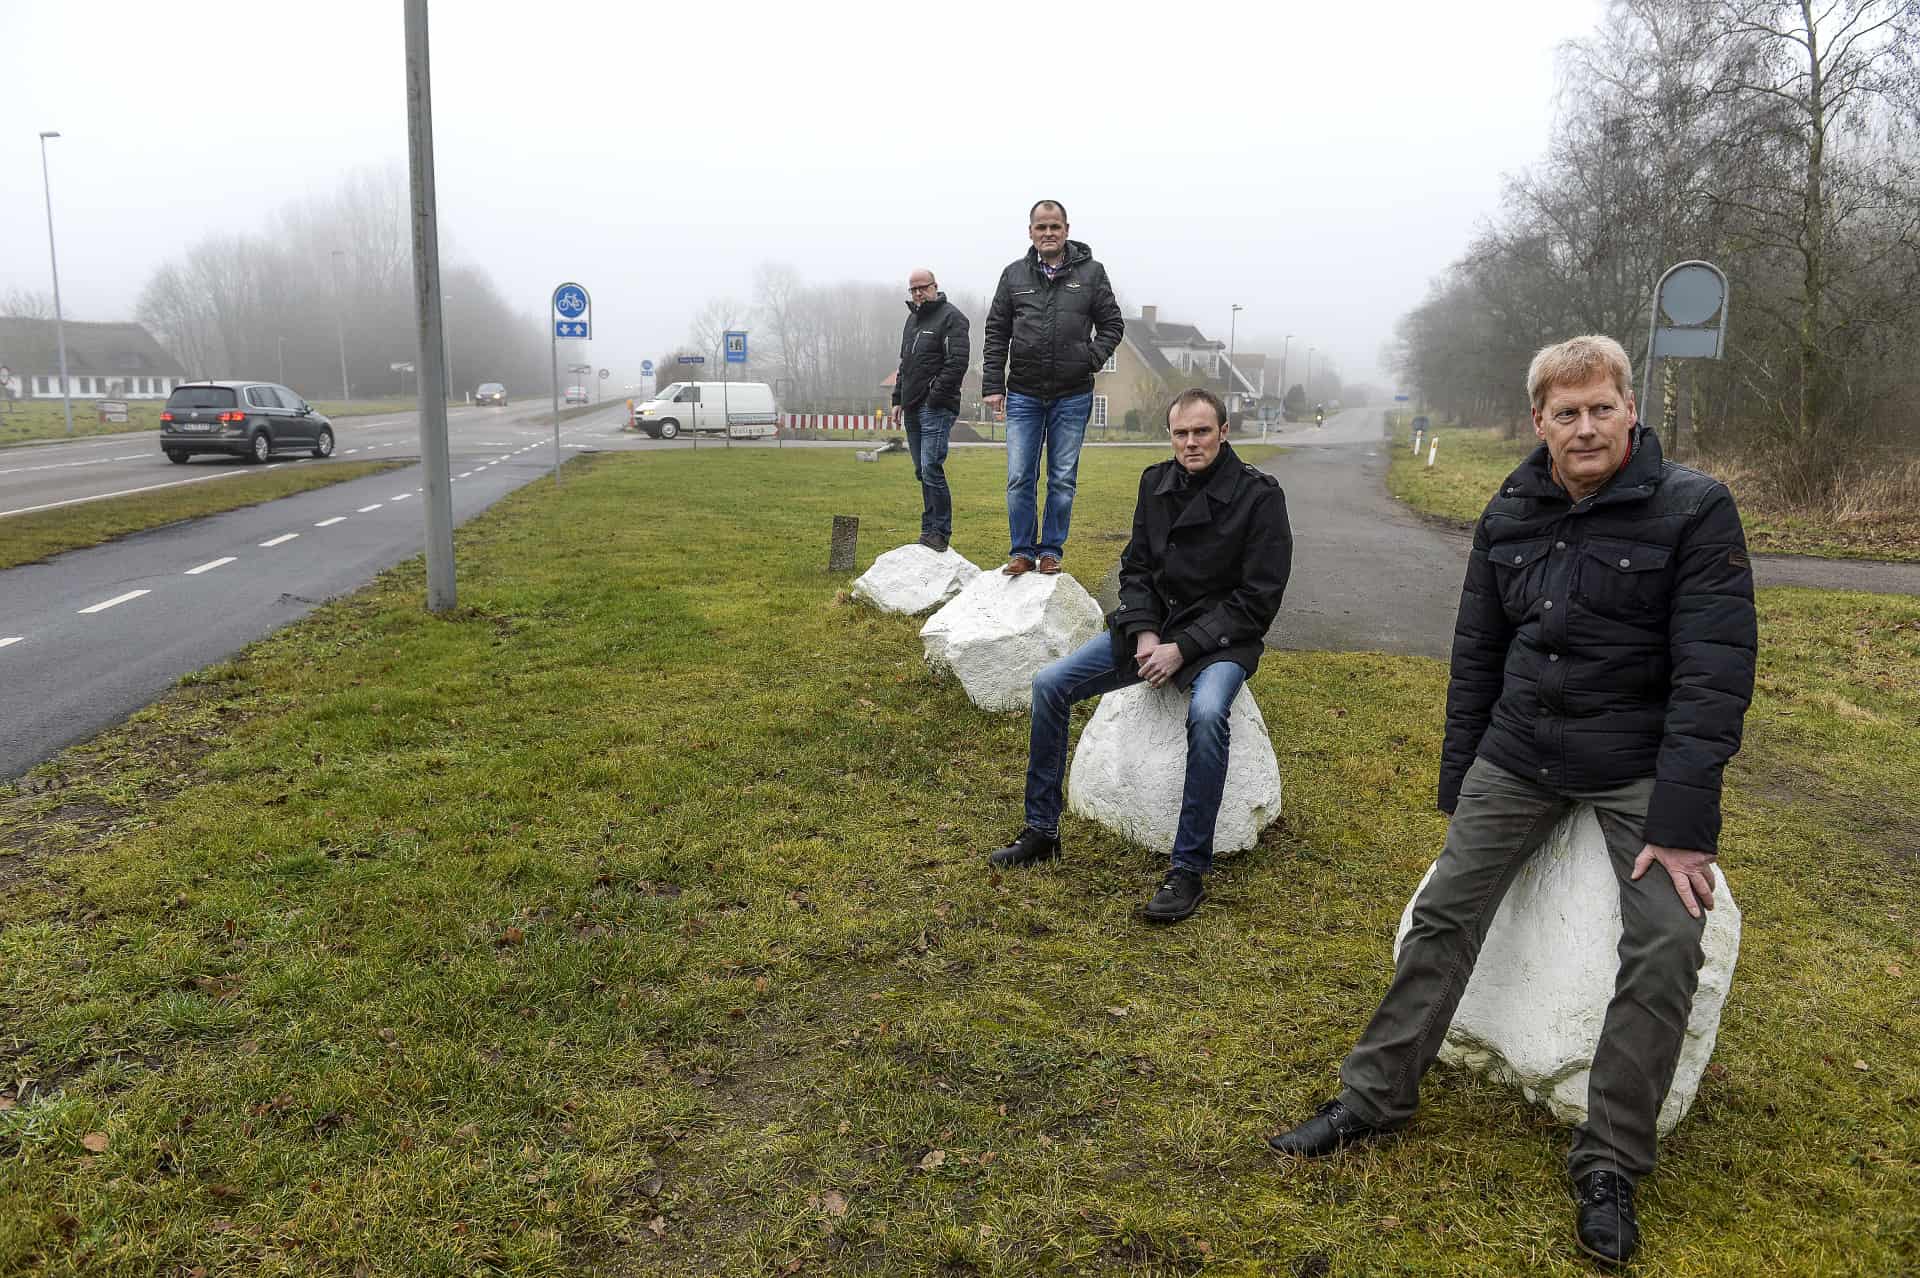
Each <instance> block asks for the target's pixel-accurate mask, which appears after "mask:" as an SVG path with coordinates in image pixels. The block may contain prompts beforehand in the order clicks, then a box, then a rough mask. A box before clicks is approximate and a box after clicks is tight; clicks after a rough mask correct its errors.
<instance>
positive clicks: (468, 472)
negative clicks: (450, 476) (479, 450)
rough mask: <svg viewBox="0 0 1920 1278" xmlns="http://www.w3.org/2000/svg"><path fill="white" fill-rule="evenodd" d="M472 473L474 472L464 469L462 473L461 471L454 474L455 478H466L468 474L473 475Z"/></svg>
mask: <svg viewBox="0 0 1920 1278" xmlns="http://www.w3.org/2000/svg"><path fill="white" fill-rule="evenodd" d="M472 473H473V472H472V471H470V470H463V471H461V472H460V473H459V474H458V475H455V476H454V478H455V479H465V478H466V477H467V476H468V475H471V474H472Z"/></svg>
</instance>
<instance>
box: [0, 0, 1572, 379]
mask: <svg viewBox="0 0 1920 1278" xmlns="http://www.w3.org/2000/svg"><path fill="white" fill-rule="evenodd" d="M401 12H402V6H401V3H400V0H335V2H334V3H331V4H329V5H326V6H308V5H301V6H294V5H285V4H276V3H262V2H261V0H239V2H229V0H184V2H183V3H179V4H167V5H156V4H153V3H151V0H0V118H4V120H5V121H6V126H5V128H4V130H0V172H5V173H6V175H7V178H6V181H5V182H4V183H3V184H0V193H3V194H0V290H4V289H7V288H13V287H18V288H26V289H34V290H47V289H48V288H49V286H50V281H49V273H48V262H47V243H46V221H45V209H44V206H43V204H42V195H41V183H40V158H39V150H38V141H37V138H36V134H37V133H38V132H39V131H40V130H42V129H57V130H60V131H61V132H62V133H63V134H64V136H63V137H62V138H60V139H57V140H54V141H52V142H50V143H49V144H48V145H49V160H50V163H51V166H52V178H53V200H54V220H55V229H56V232H57V234H58V237H59V251H60V282H61V292H62V300H63V302H64V303H65V308H66V312H67V314H68V316H69V317H71V318H77V319H89V320H106V319H130V318H131V317H132V312H133V306H134V302H135V299H136V298H137V296H138V293H139V290H140V288H141V286H142V285H143V284H144V283H145V281H146V279H147V278H148V276H149V275H150V274H151V272H152V271H153V270H154V268H156V267H157V266H159V265H160V264H161V263H162V262H163V261H165V260H167V259H169V258H172V257H175V256H177V255H178V254H179V253H180V252H181V251H182V250H183V249H184V248H186V247H187V246H188V245H189V244H191V243H192V242H193V241H194V240H195V239H197V238H199V237H200V236H202V235H204V234H206V233H208V232H210V231H216V230H219V231H248V232H252V231H259V230H263V229H265V227H266V224H267V222H268V221H269V218H270V215H271V214H272V212H273V211H274V210H275V209H277V208H278V207H279V206H280V205H281V204H283V203H285V202H287V201H289V200H294V199H300V198H304V197H306V196H308V195H315V194H326V193H328V192H330V191H331V190H332V189H333V187H334V186H335V184H336V183H337V182H338V180H339V179H340V177H341V176H342V175H343V174H344V173H345V172H346V171H348V170H350V169H352V168H355V167H357V166H365V165H376V166H384V165H397V166H399V167H400V169H401V171H402V173H404V168H405V164H406V157H407V149H406V148H407V140H406V100H405V81H404V76H403V66H402V60H403V53H404V47H403V35H402V29H401ZM1598 14H1599V4H1598V0H1482V2H1480V3H1475V4H1472V5H1435V4H1432V3H1431V2H1430V0H1420V2H1409V0H1381V2H1379V3H1374V4H1353V3H1347V4H1330V3H1323V4H1316V5H1313V6H1311V7H1308V6H1302V5H1299V4H1275V3H1272V2H1271V0H1264V2H1254V3H1244V4H1212V5H1163V6H1151V5H1146V6H1134V5H1113V4H1107V5H1098V6H1094V5H1072V4H1048V3H1041V4H1005V3H999V2H998V0H989V2H987V3H977V4H943V5H917V6H905V5H901V4H898V3H894V4H867V3H862V4H857V5H856V4H816V5H794V4H770V3H761V2H760V0H739V2H737V3H727V4H697V5H696V4H685V5H682V6H670V5H646V6H637V5H631V4H627V3H598V2H594V0H577V2H576V3H573V4H544V5H533V4H527V3H524V2H522V3H503V2H499V0H459V2H458V3H455V2H453V0H439V2H438V3H436V4H435V5H434V6H433V10H432V22H433V31H432V35H433V88H434V123H435V128H436V135H435V146H436V149H437V161H438V165H437V170H438V172H437V177H438V185H439V206H440V216H441V246H442V255H443V258H444V259H445V260H447V261H453V260H456V259H463V260H471V261H473V262H476V263H477V264H479V265H481V266H483V267H484V268H485V269H487V270H488V271H489V272H490V273H491V274H492V276H493V278H494V280H495V282H496V283H497V284H498V285H499V286H500V287H501V288H502V290H503V291H504V292H505V293H506V294H507V295H508V296H509V297H510V298H511V299H512V300H513V302H514V305H515V306H516V309H519V310H522V311H525V312H527V313H530V314H537V315H544V314H545V313H546V308H547V299H548V296H549V294H550V292H551V290H552V288H553V286H554V284H556V283H558V282H559V281H560V280H562V279H577V280H579V281H580V282H582V283H584V284H586V285H587V286H588V287H589V288H590V289H591V290H592V293H593V298H594V304H595V320H596V325H595V338H596V340H595V341H594V342H593V343H592V345H591V353H590V358H592V359H593V360H594V362H596V363H599V364H602V365H605V366H608V367H611V368H612V369H613V370H614V374H613V377H612V379H611V380H610V382H609V386H610V387H615V386H618V385H620V384H621V383H622V382H624V381H631V380H634V379H636V378H637V376H638V367H639V361H640V359H642V358H643V357H652V356H654V355H657V354H658V353H659V352H661V351H662V350H664V349H665V348H666V347H667V346H669V345H670V344H672V343H674V342H676V341H678V340H679V339H681V338H682V337H683V336H684V334H685V332H686V329H687V326H688V321H689V320H690V319H691V317H692V314H693V312H694V311H695V310H696V309H697V308H698V307H699V306H700V305H701V304H703V303H704V302H705V301H707V300H708V299H710V298H712V297H715V296H722V295H730V296H736V297H739V298H741V299H743V300H746V299H749V298H750V295H751V281H752V274H753V269H754V267H755V266H756V265H757V264H758V263H760V262H763V261H783V262H788V263H791V264H792V265H794V266H795V267H797V268H798V269H799V270H800V272H801V273H802V275H803V276H804V277H805V278H806V279H807V280H809V281H810V282H831V281H835V280H839V279H866V280H879V281H887V282H891V281H896V280H897V281H899V282H900V283H901V284H902V286H903V295H904V281H905V279H906V275H907V272H908V271H909V270H910V269H912V268H913V267H914V266H916V265H920V264H926V265H930V266H932V267H933V268H934V269H935V270H936V271H937V272H938V273H939V276H940V279H941V283H942V284H943V286H945V287H947V288H949V289H951V290H954V291H960V290H967V291H972V292H978V293H980V294H983V295H984V294H987V293H989V292H990V290H991V289H992V287H993V283H994V280H995V279H996V278H997V275H998V272H999V270H1000V268H1001V267H1002V266H1004V265H1005V264H1006V263H1007V262H1008V261H1010V260H1012V259H1013V258H1014V257H1016V256H1018V255H1019V254H1020V253H1022V252H1024V251H1025V248H1026V244H1027V242H1026V237H1025V223H1026V212H1027V207H1028V205H1029V204H1031V203H1032V202H1033V201H1034V200H1035V199H1038V198H1041V197H1050V198H1055V199H1059V200H1062V201H1064V202H1065V203H1066V205H1067V208H1068V211H1069V214H1070V217H1071V221H1072V225H1073V236H1074V238H1076V239H1081V240H1085V241H1087V242H1088V243H1090V244H1091V245H1092V247H1093V250H1094V253H1095V255H1096V256H1098V257H1099V258H1100V259H1101V260H1102V261H1103V262H1105V263H1106V265H1107V268H1108V271H1109V273H1110V274H1111V276H1112V279H1113V281H1114V285H1115V287H1116V289H1117V290H1118V291H1119V293H1120V296H1121V299H1122V301H1123V302H1124V303H1125V305H1126V308H1127V312H1128V314H1130V315H1131V314H1134V313H1137V311H1138V308H1139V307H1140V306H1141V305H1142V304H1150V305H1158V306H1159V308H1160V314H1161V316H1162V317H1163V318H1166V319H1177V320H1182V321H1186V322H1190V323H1195V324H1198V325H1200V327H1201V328H1202V330H1203V331H1205V332H1206V333H1207V334H1208V335H1209V336H1214V337H1219V338H1222V339H1224V338H1225V337H1226V336H1227V316H1228V308H1229V306H1230V305H1231V304H1232V303H1235V302H1238V303H1239V304H1241V305H1242V306H1244V307H1245V308H1246V310H1245V311H1243V312H1242V314H1241V316H1240V321H1239V323H1240V337H1241V343H1240V344H1241V347H1242V349H1246V348H1248V347H1258V346H1263V345H1268V344H1270V345H1271V346H1272V347H1274V348H1276V349H1277V348H1278V346H1279V345H1280V335H1281V334H1283V333H1293V334H1295V335H1296V336H1295V339H1294V343H1293V351H1294V355H1295V358H1296V359H1299V358H1300V357H1301V356H1302V354H1303V351H1304V347H1305V346H1306V345H1307V344H1312V345H1315V346H1318V347H1319V348H1320V349H1321V350H1323V351H1332V352H1333V353H1334V354H1335V357H1336V358H1337V360H1338V361H1339V364H1340V367H1341V369H1342V371H1343V373H1344V374H1345V375H1347V376H1348V377H1349V378H1350V379H1353V378H1361V377H1368V376H1373V375H1374V374H1373V366H1374V363H1375V359H1376V356H1377V355H1378V353H1379V348H1380V346H1381V344H1382V343H1383V341H1385V340H1386V339H1387V338H1388V336H1389V335H1390V332H1391V328H1392V325H1393V322H1394V321H1395V319H1397V318H1398V317H1399V315H1400V314H1401V313H1403V312H1404V311H1405V310H1407V309H1408V308H1409V307H1410V306H1411V305H1413V304H1414V303H1415V302H1417V301H1418V300H1419V298H1420V296H1421V295H1422V294H1423V292H1424V291H1425V289H1426V285H1427V282H1428V280H1429V278H1430V277H1431V276H1432V275H1433V274H1434V273H1435V272H1436V271H1438V270H1440V269H1441V268H1442V267H1444V266H1445V265H1446V263H1447V262H1448V261H1449V260H1451V259H1452V258H1453V257H1454V256H1456V255H1457V254H1458V253H1459V252H1460V251H1461V249H1462V248H1463V247H1464V246H1465V244H1466V241H1467V239H1468V237H1469V236H1470V235H1471V234H1472V232H1473V230H1474V227H1475V225H1476V223H1477V222H1478V221H1479V220H1480V219H1482V218H1483V217H1485V216H1486V215H1487V214H1489V213H1490V212H1491V211H1492V210H1493V207H1494V205H1495V202H1496V200H1497V198H1498V194H1499V189H1500V179H1501V175H1502V174H1503V173H1508V172H1512V171H1514V170H1517V169H1519V168H1521V167H1523V166H1525V165H1527V164H1530V163H1532V162H1534V161H1535V160H1536V159H1537V158H1538V157H1539V156H1540V154H1541V153H1542V151H1543V149H1544V147H1545V144H1546V140H1547V130H1548V127H1549V124H1550V122H1551V118H1552V110H1553V102H1552V94H1553V54H1554V48H1555V46H1556V45H1557V44H1558V43H1559V42H1561V41H1563V40H1566V39H1569V38H1573V37H1577V36H1581V35H1584V34H1586V33H1587V32H1588V31H1589V30H1590V29H1591V28H1592V26H1593V24H1594V22H1595V21H1596V19H1597V17H1598ZM977 321H978V317H976V322H977ZM1552 336H1559V335H1552V334H1543V335H1542V340H1546V339H1547V338H1549V337H1552ZM456 341H457V335H456ZM563 353H564V352H563ZM412 354H413V352H411V351H406V352H399V353H397V354H396V358H411V357H412ZM3 357H4V356H0V358H3ZM454 358H455V362H456V366H457V365H458V361H459V355H458V351H457V349H456V351H455V355H454ZM250 374H251V375H259V370H240V369H235V370H231V375H235V376H245V375H250ZM1383 376H1384V375H1383ZM1294 380H1299V374H1298V373H1297V372H1296V373H1295V374H1294Z"/></svg>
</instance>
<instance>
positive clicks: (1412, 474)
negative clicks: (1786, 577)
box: [1387, 413, 1920, 560]
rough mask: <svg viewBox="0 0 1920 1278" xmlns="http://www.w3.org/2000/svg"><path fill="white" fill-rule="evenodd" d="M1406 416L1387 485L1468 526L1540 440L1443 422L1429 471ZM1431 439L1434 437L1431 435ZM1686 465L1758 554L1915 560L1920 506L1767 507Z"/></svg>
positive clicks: (1732, 482) (1399, 417) (1400, 418)
mask: <svg viewBox="0 0 1920 1278" xmlns="http://www.w3.org/2000/svg"><path fill="white" fill-rule="evenodd" d="M1410 421H1411V418H1410V417H1409V416H1408V415H1407V414H1405V413H1400V414H1395V422H1394V436H1393V437H1394V440H1395V441H1396V444H1397V447H1396V448H1395V449H1394V453H1393V461H1392V464H1391V465H1390V466H1389V467H1388V469H1387V489H1388V491H1389V492H1391V493H1392V494H1393V495H1394V496H1395V497H1398V498H1399V499H1400V500H1401V501H1404V502H1406V503H1407V504H1408V505H1409V506H1411V507H1413V508H1414V509H1415V510H1417V511H1420V512H1421V513H1422V514H1426V515H1432V516H1434V517H1436V518H1438V519H1441V520H1444V521H1445V522H1447V523H1450V524H1454V525H1456V526H1459V527H1463V528H1471V527H1472V526H1473V524H1474V523H1475V522H1476V521H1477V520H1478V519H1479V518H1480V512H1481V511H1483V510H1485V509H1486V507H1487V502H1488V501H1489V500H1491V499H1492V497H1493V494H1494V493H1495V492H1497V491H1499V488H1500V485H1501V483H1502V482H1503V481H1504V480H1505V479H1506V477H1507V476H1508V475H1510V474H1512V473H1513V468H1514V467H1516V466H1518V465H1519V464H1520V463H1521V461H1523V460H1524V459H1525V458H1526V456H1527V454H1528V453H1530V452H1532V451H1533V449H1534V448H1535V447H1536V446H1537V445H1538V444H1539V440H1537V439H1535V438H1534V436H1533V434H1532V433H1531V431H1529V432H1528V433H1526V434H1524V435H1522V436H1521V437H1520V438H1518V439H1507V438H1506V437H1505V436H1504V435H1503V434H1502V433H1501V432H1500V431H1497V430H1492V431H1489V430H1480V429H1477V428H1474V427H1466V426H1444V425H1443V426H1441V427H1439V428H1438V430H1437V431H1436V432H1435V433H1437V434H1438V436H1439V438H1440V452H1439V456H1438V458H1437V459H1436V461H1435V464H1434V466H1433V467H1432V469H1428V467H1427V450H1426V448H1425V446H1424V445H1423V446H1422V448H1421V450H1420V454H1419V456H1417V457H1416V456H1414V454H1413V452H1412V448H1411V444H1412V436H1411V434H1410V432H1409V428H1408V423H1409V422H1410ZM1429 438H1431V436H1429ZM1686 461H1687V464H1689V465H1693V466H1696V467H1697V468H1699V469H1702V470H1705V471H1707V472H1708V473H1710V474H1716V475H1720V477H1721V478H1723V479H1726V480H1727V482H1728V485H1729V486H1730V487H1731V488H1732V489H1733V495H1734V498H1735V500H1737V501H1738V502H1739V503H1740V518H1741V522H1742V523H1744V524H1745V525H1746V530H1747V546H1748V548H1749V549H1751V550H1753V551H1756V552H1758V553H1762V554H1774V555H1814V556H1818V557H1821V558H1828V559H1893V560H1920V511H1913V510H1904V511H1903V510H1882V511H1873V512H1868V513H1856V514H1852V515H1848V516H1846V517H1842V518H1835V517H1833V516H1831V515H1827V514H1823V513H1820V512H1814V511H1807V510H1796V509H1791V508H1785V507H1780V506H1777V505H1772V504H1769V503H1767V502H1766V501H1764V500H1759V499H1756V498H1755V497H1754V496H1753V495H1752V494H1751V493H1747V494H1743V493H1742V485H1741V482H1740V479H1741V477H1740V476H1739V475H1738V474H1735V473H1731V472H1729V473H1724V474H1723V473H1722V472H1721V470H1720V468H1718V467H1716V465H1715V464H1714V463H1713V462H1710V461H1702V460H1699V459H1696V458H1687V459H1686Z"/></svg>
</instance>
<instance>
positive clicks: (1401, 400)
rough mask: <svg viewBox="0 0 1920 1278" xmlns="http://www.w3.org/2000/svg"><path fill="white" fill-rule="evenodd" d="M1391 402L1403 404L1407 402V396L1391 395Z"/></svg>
mask: <svg viewBox="0 0 1920 1278" xmlns="http://www.w3.org/2000/svg"><path fill="white" fill-rule="evenodd" d="M1393 402H1394V403H1396V404H1404V403H1406V402H1407V397H1406V396H1405V395H1395V396H1394V397H1393Z"/></svg>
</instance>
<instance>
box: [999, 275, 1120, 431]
mask: <svg viewBox="0 0 1920 1278" xmlns="http://www.w3.org/2000/svg"><path fill="white" fill-rule="evenodd" d="M1126 331H1127V325H1126V321H1125V320H1123V319H1122V318H1121V317H1120V303H1119V302H1117V301H1116V300H1114V296H1113V285H1111V284H1109V283H1108V282H1107V268H1106V267H1104V266H1102V265H1100V263H1098V262H1096V261H1094V260H1093V250H1092V249H1090V248H1088V247H1087V246H1086V245H1084V244H1082V243H1081V242H1080V241H1079V240H1068V241H1067V264H1066V269H1065V270H1063V271H1061V272H1060V273H1059V274H1058V275H1056V276H1054V277H1053V278H1052V279H1048V278H1047V274H1046V272H1045V271H1043V270H1041V269H1040V251H1039V250H1038V249H1031V248H1030V249H1028V250H1027V255H1026V256H1025V257H1023V258H1021V259H1020V260H1019V261H1017V262H1014V263H1013V264H1011V265H1010V266H1008V267H1007V269H1006V270H1004V271H1002V272H1000V286H999V287H998V288H996V289H995V290H994V293H993V306H992V307H991V308H990V309H989V310H988V311H987V335H986V340H985V341H984V342H983V343H982V349H984V351H985V352H986V367H985V368H984V369H983V370H982V371H981V374H980V393H981V394H982V395H1002V394H1005V393H1006V392H1008V391H1012V392H1014V393H1015V394H1019V395H1032V396H1033V397H1035V398H1036V399H1060V398H1062V397H1063V396H1067V395H1079V394H1083V393H1085V392H1088V391H1091V390H1092V389H1093V375H1094V374H1095V373H1097V372H1099V371H1100V368H1101V366H1102V365H1104V364H1105V363H1106V362H1107V360H1108V358H1109V357H1111V356H1112V354H1113V352H1114V351H1115V350H1116V349H1118V347H1119V345H1120V338H1121V335H1122V334H1124V333H1125V332H1126Z"/></svg>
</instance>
